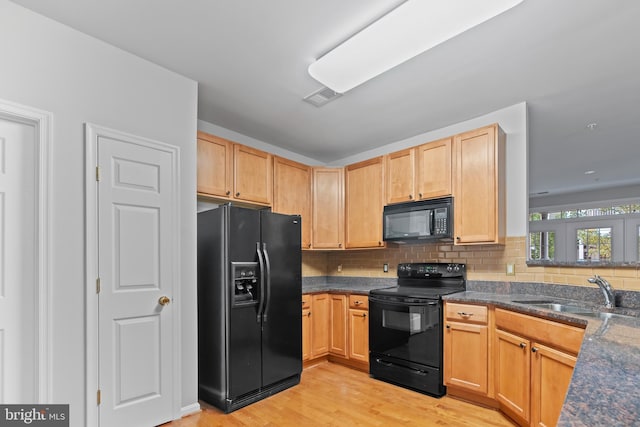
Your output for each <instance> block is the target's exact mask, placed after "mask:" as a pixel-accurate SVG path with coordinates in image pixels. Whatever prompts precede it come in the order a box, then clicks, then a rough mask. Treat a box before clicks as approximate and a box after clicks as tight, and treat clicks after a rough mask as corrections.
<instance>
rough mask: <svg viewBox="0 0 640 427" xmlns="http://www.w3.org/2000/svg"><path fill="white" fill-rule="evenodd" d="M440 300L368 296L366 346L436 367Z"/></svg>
mask: <svg viewBox="0 0 640 427" xmlns="http://www.w3.org/2000/svg"><path fill="white" fill-rule="evenodd" d="M440 318H441V308H440V302H439V301H434V300H427V299H424V300H418V299H414V298H411V299H409V298H401V297H384V296H378V295H375V296H373V295H370V296H369V350H370V351H371V353H372V354H374V353H375V354H377V355H381V356H386V357H392V358H395V359H400V360H403V361H407V362H412V363H417V364H420V365H426V366H431V367H435V368H440V366H441V364H442V330H441V327H440Z"/></svg>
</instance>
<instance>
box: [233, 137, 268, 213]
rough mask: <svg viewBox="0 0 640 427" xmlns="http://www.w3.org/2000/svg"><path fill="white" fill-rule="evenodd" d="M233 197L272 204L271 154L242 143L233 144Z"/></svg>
mask: <svg viewBox="0 0 640 427" xmlns="http://www.w3.org/2000/svg"><path fill="white" fill-rule="evenodd" d="M233 161H234V168H233V171H234V177H233V190H234V194H233V197H234V198H235V199H237V200H243V201H247V202H254V203H260V204H264V205H271V196H272V189H273V185H272V182H273V159H272V156H271V154H269V153H266V152H264V151H260V150H256V149H255V148H251V147H246V146H244V145H241V144H234V146H233Z"/></svg>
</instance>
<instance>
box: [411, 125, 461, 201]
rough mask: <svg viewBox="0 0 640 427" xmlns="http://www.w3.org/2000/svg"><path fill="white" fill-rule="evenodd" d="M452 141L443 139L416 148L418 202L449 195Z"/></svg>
mask: <svg viewBox="0 0 640 427" xmlns="http://www.w3.org/2000/svg"><path fill="white" fill-rule="evenodd" d="M452 139H453V138H445V139H441V140H439V141H433V142H429V143H427V144H422V145H421V146H419V147H418V148H416V151H417V154H416V156H417V164H418V166H417V168H416V172H417V173H416V177H417V178H416V189H417V191H418V197H417V198H418V200H424V199H433V198H437V197H444V196H450V195H451V170H452V168H451V164H452V163H451V159H452V148H451V147H452ZM454 213H455V212H454Z"/></svg>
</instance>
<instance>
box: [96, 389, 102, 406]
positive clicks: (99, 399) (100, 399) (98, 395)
mask: <svg viewBox="0 0 640 427" xmlns="http://www.w3.org/2000/svg"><path fill="white" fill-rule="evenodd" d="M96 401H97V402H98V405H99V404H100V403H102V393H101V392H100V389H98V393H97V394H96Z"/></svg>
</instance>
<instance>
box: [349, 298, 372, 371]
mask: <svg viewBox="0 0 640 427" xmlns="http://www.w3.org/2000/svg"><path fill="white" fill-rule="evenodd" d="M349 359H351V360H358V361H360V362H365V363H369V318H368V312H367V310H357V309H350V310H349Z"/></svg>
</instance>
